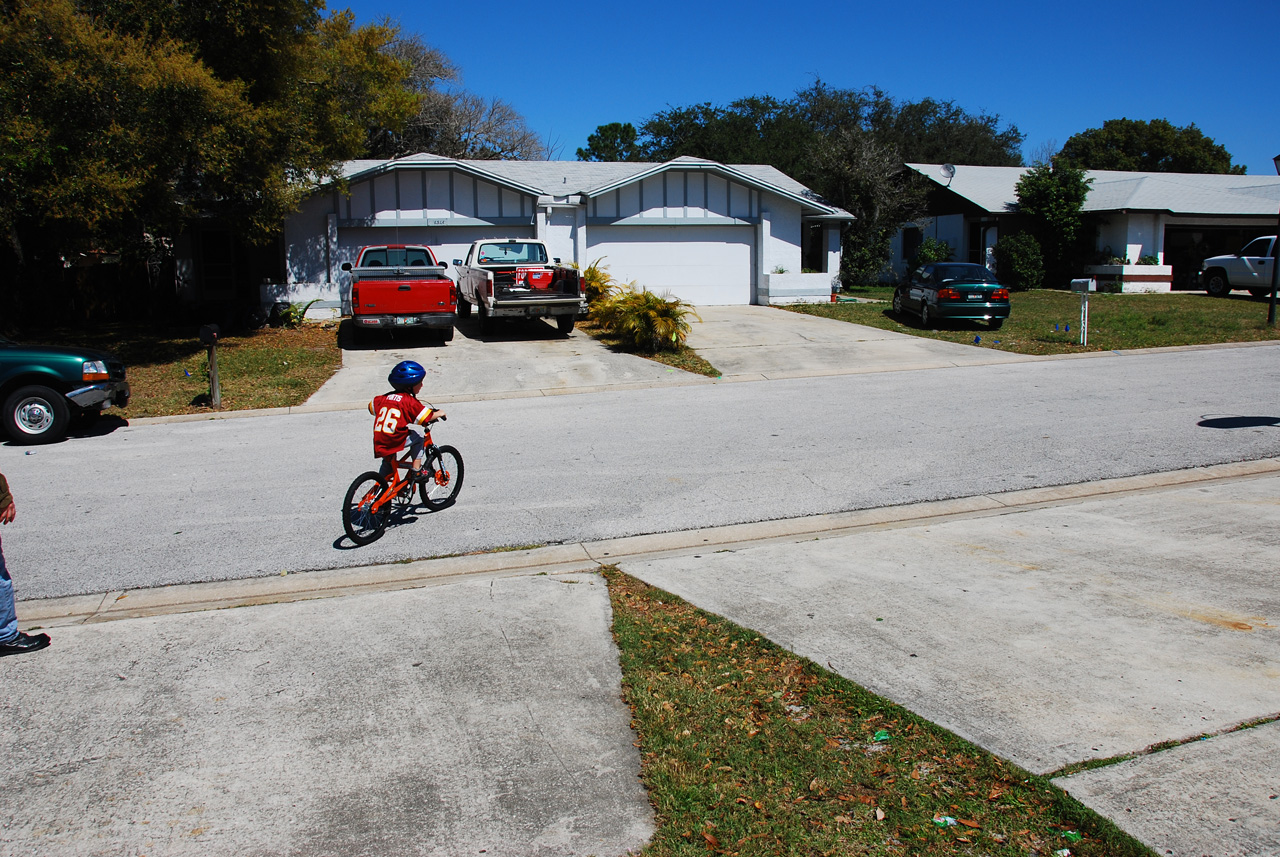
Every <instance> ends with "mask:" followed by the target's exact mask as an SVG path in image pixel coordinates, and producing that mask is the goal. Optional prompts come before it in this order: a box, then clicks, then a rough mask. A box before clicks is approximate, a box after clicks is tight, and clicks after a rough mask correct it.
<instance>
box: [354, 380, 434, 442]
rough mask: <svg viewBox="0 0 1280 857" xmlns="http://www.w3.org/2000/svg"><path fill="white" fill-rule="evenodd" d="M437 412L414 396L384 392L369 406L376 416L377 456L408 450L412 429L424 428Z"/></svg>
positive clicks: (374, 430)
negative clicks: (407, 445) (411, 426)
mask: <svg viewBox="0 0 1280 857" xmlns="http://www.w3.org/2000/svg"><path fill="white" fill-rule="evenodd" d="M432 411H433V409H432V408H428V407H427V406H426V405H424V404H422V402H419V401H418V400H417V399H416V398H415V397H414V395H413V394H412V393H384V394H383V395H381V396H378V397H377V398H375V399H374V400H373V401H372V402H370V403H369V413H371V414H373V457H374V458H386V457H387V456H388V455H395V454H396V453H398V452H400V450H402V449H404V442H405V440H406V439H408V437H409V426H410V424H413V425H423V424H424V423H426V421H427V420H429V419H430V418H431V414H432Z"/></svg>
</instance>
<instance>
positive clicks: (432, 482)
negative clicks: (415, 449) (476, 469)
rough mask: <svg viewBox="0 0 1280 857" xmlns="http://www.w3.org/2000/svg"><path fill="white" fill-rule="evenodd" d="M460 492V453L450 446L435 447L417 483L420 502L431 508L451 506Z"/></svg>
mask: <svg viewBox="0 0 1280 857" xmlns="http://www.w3.org/2000/svg"><path fill="white" fill-rule="evenodd" d="M461 490H462V453H460V452H458V450H456V449H454V448H453V447H452V446H437V447H436V448H435V451H434V452H432V453H431V455H429V456H428V457H427V463H426V473H424V474H423V476H422V481H421V482H420V483H419V487H418V492H419V493H420V494H421V495H422V502H423V503H424V504H425V505H426V506H428V507H429V508H431V509H432V510H435V509H443V508H445V507H447V506H452V505H453V501H454V500H456V499H457V497H458V492H459V491H461Z"/></svg>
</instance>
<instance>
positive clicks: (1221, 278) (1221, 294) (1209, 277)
mask: <svg viewBox="0 0 1280 857" xmlns="http://www.w3.org/2000/svg"><path fill="white" fill-rule="evenodd" d="M1204 276H1205V280H1204V290H1205V291H1206V292H1208V293H1209V294H1210V295H1212V296H1213V297H1215V298H1225V297H1226V296H1227V295H1229V294H1231V283H1230V282H1228V281H1227V272H1226V271H1223V270H1220V269H1218V268H1214V269H1213V270H1212V271H1210V272H1209V273H1207V274H1205V275H1204Z"/></svg>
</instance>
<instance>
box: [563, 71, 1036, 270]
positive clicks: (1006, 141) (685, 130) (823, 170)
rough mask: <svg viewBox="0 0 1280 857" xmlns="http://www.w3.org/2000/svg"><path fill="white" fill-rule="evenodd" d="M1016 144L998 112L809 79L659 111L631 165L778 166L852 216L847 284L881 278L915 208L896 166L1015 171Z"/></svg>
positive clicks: (910, 184)
mask: <svg viewBox="0 0 1280 857" xmlns="http://www.w3.org/2000/svg"><path fill="white" fill-rule="evenodd" d="M614 127H622V126H621V125H620V123H612V124H611V125H602V126H600V127H599V128H597V129H596V134H595V135H592V139H593V140H594V139H596V138H597V135H607V134H608V133H609V132H607V131H606V129H611V128H614ZM602 139H603V138H602ZM1022 140H1023V135H1022V133H1021V132H1019V131H1018V129H1017V128H1016V127H1014V126H1012V125H1007V126H1003V127H1002V126H1001V123H1000V118H999V117H998V116H990V115H987V114H976V115H975V114H971V113H968V112H966V111H965V110H963V109H961V108H960V107H958V106H957V105H956V104H955V103H954V102H950V101H946V102H941V101H935V100H933V99H925V100H923V101H919V102H904V101H895V100H894V99H893V98H891V97H890V96H889V95H887V94H886V93H885V92H884V91H882V90H880V89H878V88H875V87H868V88H866V89H856V90H855V89H836V88H833V87H830V86H827V85H826V84H824V83H823V82H822V81H815V82H814V84H813V85H812V86H810V87H809V88H807V89H804V90H801V91H799V92H797V93H796V94H795V96H794V97H792V98H790V99H787V100H785V101H780V100H778V99H775V98H773V97H771V96H752V97H750V98H742V99H738V100H737V101H734V102H731V103H730V104H728V105H727V106H724V107H717V106H714V105H712V104H709V103H704V104H696V105H692V106H688V107H670V108H667V109H666V110H663V111H660V112H658V113H656V114H654V115H653V116H651V117H650V118H649V119H647V120H646V121H645V122H643V123H641V125H640V129H639V132H638V134H637V138H636V142H635V149H634V151H635V158H634V159H636V160H647V161H650V160H651V161H662V160H668V159H670V158H674V157H677V156H679V155H692V156H694V157H700V158H707V159H710V160H715V161H720V162H721V163H750V164H770V165H772V166H775V167H777V168H778V169H780V170H782V171H783V172H784V173H786V174H787V175H789V176H791V177H793V178H795V179H797V180H799V181H801V182H803V183H804V184H806V185H808V186H810V187H812V188H813V189H814V190H816V191H817V192H818V193H820V194H822V195H823V196H824V197H826V198H827V199H828V200H829V201H831V202H833V203H835V204H836V205H839V206H841V207H843V208H845V209H847V210H848V211H850V212H851V213H853V214H855V215H856V216H857V217H858V222H857V223H855V224H854V225H853V227H851V228H850V229H849V230H848V231H847V232H846V233H845V236H844V259H845V262H844V263H843V266H844V270H843V275H844V277H845V278H846V281H850V282H852V281H865V280H869V279H875V278H876V277H877V276H878V275H879V273H880V272H881V270H882V269H883V268H884V266H885V263H886V262H887V261H888V258H889V239H890V237H891V236H892V234H893V232H894V231H895V230H897V229H898V227H899V226H901V225H902V223H904V222H906V221H908V220H910V219H912V218H913V217H915V216H918V215H919V214H920V213H921V211H922V209H921V204H922V201H923V192H922V188H921V186H920V183H919V182H918V181H917V180H916V179H915V177H913V176H910V175H903V172H902V164H903V163H904V162H906V161H952V162H957V163H968V164H978V165H984V166H1018V165H1020V164H1021V163H1022V158H1021V154H1020V147H1021V145H1022ZM614 153H615V150H613V149H611V148H610V147H608V146H600V147H596V146H594V145H592V144H590V143H589V145H588V148H587V149H586V150H579V155H578V157H579V158H582V159H584V160H586V159H588V158H593V159H601V160H605V159H609V157H610V156H611V155H612V154H614Z"/></svg>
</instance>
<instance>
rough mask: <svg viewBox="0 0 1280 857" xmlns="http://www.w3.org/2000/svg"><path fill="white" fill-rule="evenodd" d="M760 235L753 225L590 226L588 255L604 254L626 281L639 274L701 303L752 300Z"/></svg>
mask: <svg viewBox="0 0 1280 857" xmlns="http://www.w3.org/2000/svg"><path fill="white" fill-rule="evenodd" d="M754 235H755V229H754V228H753V227H751V226H590V227H588V228H587V258H586V259H585V260H582V261H583V264H590V263H591V262H594V261H595V260H596V259H598V258H600V257H601V256H604V257H605V260H604V264H605V265H608V266H609V273H610V274H612V275H613V276H614V278H615V279H617V280H619V281H620V282H627V281H629V280H636V281H637V282H639V284H640V285H642V286H644V287H645V288H647V289H648V290H649V291H651V292H658V293H661V292H665V291H669V292H671V293H672V294H674V295H675V296H676V297H678V298H681V299H683V300H686V301H688V302H690V303H691V304H693V305H695V306H721V305H725V304H749V303H751V295H752V293H753V289H752V283H753V282H754V277H753V267H754V265H753V261H752V260H753V259H754V257H755V254H754V252H753V248H754Z"/></svg>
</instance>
